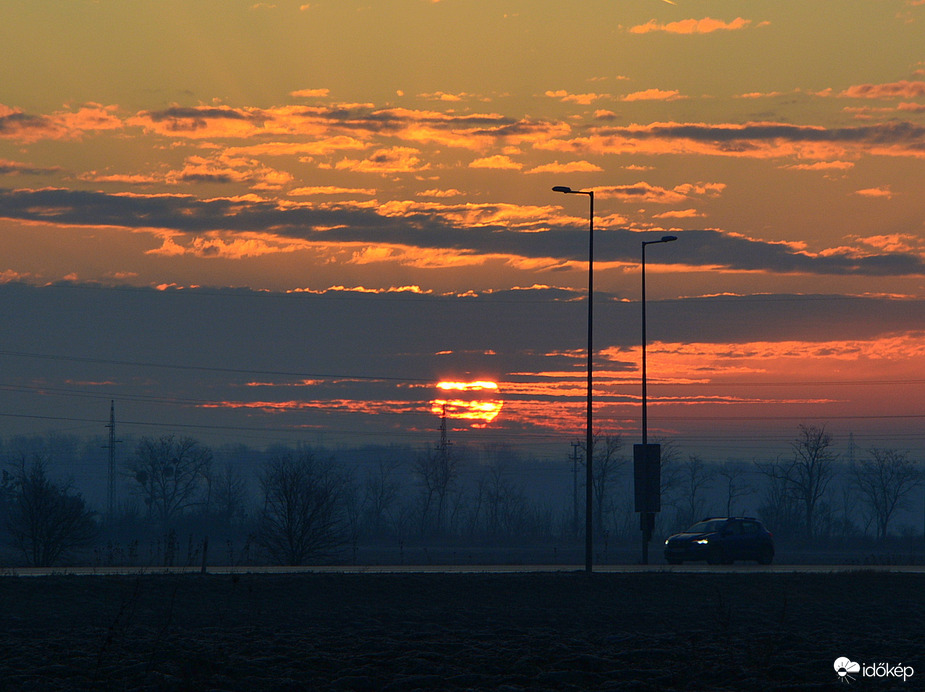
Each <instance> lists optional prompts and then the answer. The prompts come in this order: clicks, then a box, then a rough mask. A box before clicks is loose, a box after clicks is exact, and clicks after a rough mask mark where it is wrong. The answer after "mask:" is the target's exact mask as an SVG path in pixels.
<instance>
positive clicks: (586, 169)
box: [527, 161, 604, 173]
mask: <svg viewBox="0 0 925 692" xmlns="http://www.w3.org/2000/svg"><path fill="white" fill-rule="evenodd" d="M603 170H604V169H603V168H601V167H600V166H598V165H596V164H593V163H590V162H588V161H569V162H568V163H559V162H558V161H555V162H553V163H547V164H543V165H542V166H537V167H536V168H531V169H530V170H529V171H527V173H597V172H600V171H603Z"/></svg>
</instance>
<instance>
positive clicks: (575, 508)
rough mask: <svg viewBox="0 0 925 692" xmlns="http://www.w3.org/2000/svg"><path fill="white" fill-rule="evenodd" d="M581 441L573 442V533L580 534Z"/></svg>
mask: <svg viewBox="0 0 925 692" xmlns="http://www.w3.org/2000/svg"><path fill="white" fill-rule="evenodd" d="M579 447H581V442H579V441H578V440H575V441H574V442H573V443H572V534H573V535H575V536H577V535H578V448H579Z"/></svg>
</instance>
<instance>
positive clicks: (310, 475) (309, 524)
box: [256, 451, 348, 565]
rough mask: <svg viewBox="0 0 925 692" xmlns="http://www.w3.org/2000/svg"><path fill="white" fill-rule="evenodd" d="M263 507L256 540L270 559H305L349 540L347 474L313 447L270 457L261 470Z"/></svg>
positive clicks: (321, 555) (327, 554)
mask: <svg viewBox="0 0 925 692" xmlns="http://www.w3.org/2000/svg"><path fill="white" fill-rule="evenodd" d="M260 487H261V489H262V491H263V511H262V513H261V515H260V523H259V526H258V529H257V536H256V541H257V544H258V545H259V546H260V547H262V548H263V549H264V550H266V551H267V553H268V554H269V555H270V557H271V558H272V559H273V560H276V561H277V562H279V563H280V564H286V565H304V564H306V562H308V561H309V560H318V559H322V558H327V557H330V556H331V555H333V554H335V553H336V552H337V551H338V550H339V549H340V548H341V547H342V546H343V545H344V544H345V543H346V541H347V534H346V529H347V526H346V516H345V509H346V508H345V503H344V500H345V493H346V491H347V487H348V479H347V478H346V476H345V475H344V474H342V473H340V472H339V471H338V470H337V469H336V468H335V466H334V464H333V463H332V462H331V461H320V460H318V459H316V458H315V456H314V455H313V454H312V453H311V452H306V451H302V452H300V453H298V454H297V455H293V454H284V455H282V456H277V457H274V458H272V459H270V460H269V461H268V462H267V463H266V465H265V466H264V468H263V471H262V473H261V476H260Z"/></svg>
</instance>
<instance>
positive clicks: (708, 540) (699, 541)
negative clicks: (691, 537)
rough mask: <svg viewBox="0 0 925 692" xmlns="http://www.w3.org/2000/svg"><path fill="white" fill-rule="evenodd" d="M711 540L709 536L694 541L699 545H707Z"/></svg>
mask: <svg viewBox="0 0 925 692" xmlns="http://www.w3.org/2000/svg"><path fill="white" fill-rule="evenodd" d="M709 542H710V539H709V538H698V539H697V540H696V541H694V543H696V544H697V545H706V544H707V543H709Z"/></svg>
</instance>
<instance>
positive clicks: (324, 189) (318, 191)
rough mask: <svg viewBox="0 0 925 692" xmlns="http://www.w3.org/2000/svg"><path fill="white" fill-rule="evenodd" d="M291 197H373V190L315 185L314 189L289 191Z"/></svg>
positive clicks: (298, 188) (303, 188) (304, 188)
mask: <svg viewBox="0 0 925 692" xmlns="http://www.w3.org/2000/svg"><path fill="white" fill-rule="evenodd" d="M289 194H290V195H291V196H293V197H301V196H310V195H375V194H376V190H375V189H374V188H359V187H336V186H334V185H317V186H314V187H297V188H294V189H292V190H290V191H289Z"/></svg>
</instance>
